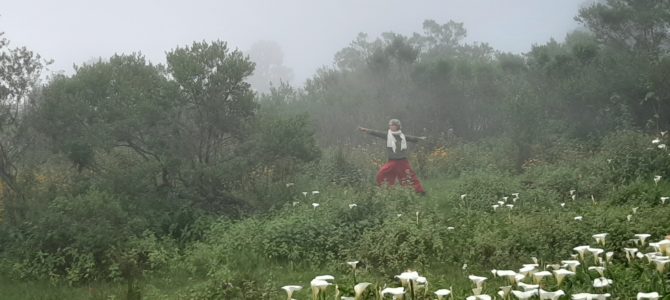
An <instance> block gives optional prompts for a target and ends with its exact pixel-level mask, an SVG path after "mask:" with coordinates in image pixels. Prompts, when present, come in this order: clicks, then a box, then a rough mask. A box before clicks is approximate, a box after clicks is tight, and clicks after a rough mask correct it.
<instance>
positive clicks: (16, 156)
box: [0, 32, 45, 220]
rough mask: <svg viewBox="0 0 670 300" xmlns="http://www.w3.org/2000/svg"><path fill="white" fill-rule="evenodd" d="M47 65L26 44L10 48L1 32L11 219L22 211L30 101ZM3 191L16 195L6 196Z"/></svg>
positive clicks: (1, 160) (0, 89) (2, 176)
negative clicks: (22, 167) (21, 166)
mask: <svg viewBox="0 0 670 300" xmlns="http://www.w3.org/2000/svg"><path fill="white" fill-rule="evenodd" d="M44 64H45V62H44V61H42V59H41V58H40V56H39V55H38V54H35V53H34V52H32V51H30V50H28V49H27V48H25V47H20V48H9V40H7V39H6V38H5V37H3V33H1V32H0V184H2V185H3V186H6V187H7V188H5V189H2V190H0V199H10V201H11V203H5V207H6V208H7V212H8V214H9V216H10V217H11V219H10V220H14V219H16V217H17V215H16V214H17V213H19V211H18V209H19V206H20V205H21V204H20V203H18V201H19V200H18V199H21V198H22V195H21V193H20V191H19V187H18V185H17V174H18V173H19V166H18V164H19V160H20V158H21V156H22V155H23V154H24V153H25V150H26V149H27V147H28V146H29V145H30V142H29V139H28V137H27V136H26V135H25V134H24V132H25V122H24V119H25V118H24V115H25V111H26V107H27V104H28V103H27V100H28V99H29V96H30V94H31V92H32V91H33V90H34V88H35V86H36V84H37V82H38V81H39V75H40V72H41V71H42V68H43V66H44ZM2 191H10V192H12V194H13V195H11V196H9V195H8V197H5V195H2V194H1V193H2Z"/></svg>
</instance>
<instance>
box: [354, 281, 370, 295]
mask: <svg viewBox="0 0 670 300" xmlns="http://www.w3.org/2000/svg"><path fill="white" fill-rule="evenodd" d="M371 284H372V283H369V282H361V283H359V284H356V285H355V286H354V293H355V295H356V296H355V299H360V297H361V295H363V292H365V289H367V288H368V286H370V285H371Z"/></svg>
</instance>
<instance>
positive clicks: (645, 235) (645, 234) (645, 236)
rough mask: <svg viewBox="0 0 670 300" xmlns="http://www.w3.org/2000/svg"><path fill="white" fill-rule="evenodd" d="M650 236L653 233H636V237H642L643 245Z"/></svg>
mask: <svg viewBox="0 0 670 300" xmlns="http://www.w3.org/2000/svg"><path fill="white" fill-rule="evenodd" d="M650 236H651V234H648V233H638V234H636V235H635V237H636V238H638V239H640V242H641V243H642V245H644V242H645V240H646V239H647V238H648V237H650Z"/></svg>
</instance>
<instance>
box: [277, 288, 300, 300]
mask: <svg viewBox="0 0 670 300" xmlns="http://www.w3.org/2000/svg"><path fill="white" fill-rule="evenodd" d="M281 288H282V289H283V290H284V291H286V294H287V299H288V300H291V299H292V295H293V292H296V291H299V290H302V286H299V285H285V286H282V287H281Z"/></svg>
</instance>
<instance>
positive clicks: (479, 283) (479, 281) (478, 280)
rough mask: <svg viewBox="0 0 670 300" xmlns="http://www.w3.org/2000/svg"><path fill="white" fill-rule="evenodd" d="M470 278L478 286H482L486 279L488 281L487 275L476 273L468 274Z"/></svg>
mask: <svg viewBox="0 0 670 300" xmlns="http://www.w3.org/2000/svg"><path fill="white" fill-rule="evenodd" d="M468 278H469V279H470V280H472V283H474V284H475V285H476V286H477V287H478V288H481V287H482V286H483V285H484V281H486V279H488V278H486V277H482V276H475V275H470V276H468Z"/></svg>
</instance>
